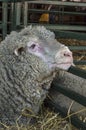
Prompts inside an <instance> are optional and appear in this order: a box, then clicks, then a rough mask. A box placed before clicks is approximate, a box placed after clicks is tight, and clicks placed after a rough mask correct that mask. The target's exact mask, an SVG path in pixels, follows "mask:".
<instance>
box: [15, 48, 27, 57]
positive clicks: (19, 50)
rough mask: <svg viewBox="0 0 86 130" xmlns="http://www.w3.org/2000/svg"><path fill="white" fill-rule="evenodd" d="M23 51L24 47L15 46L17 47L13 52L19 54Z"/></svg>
mask: <svg viewBox="0 0 86 130" xmlns="http://www.w3.org/2000/svg"><path fill="white" fill-rule="evenodd" d="M24 51H25V48H24V47H19V48H17V49H15V50H14V54H15V55H16V56H19V55H21V53H22V52H24Z"/></svg>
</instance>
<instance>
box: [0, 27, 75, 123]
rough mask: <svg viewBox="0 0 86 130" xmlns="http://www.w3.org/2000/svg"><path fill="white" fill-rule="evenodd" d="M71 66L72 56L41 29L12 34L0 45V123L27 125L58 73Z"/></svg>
mask: <svg viewBox="0 0 86 130" xmlns="http://www.w3.org/2000/svg"><path fill="white" fill-rule="evenodd" d="M72 64H73V56H72V52H71V51H70V50H69V49H68V47H67V46H65V45H63V44H61V43H59V42H58V41H57V40H56V39H55V34H54V32H52V31H50V30H48V29H46V28H45V27H44V26H27V27H26V28H24V29H22V30H21V31H20V32H16V31H13V32H11V34H9V35H8V36H7V37H6V38H5V39H4V40H3V41H2V42H1V44H0V122H1V123H4V124H6V125H14V124H15V123H16V120H17V119H19V120H18V123H19V124H29V123H30V121H31V119H32V117H31V116H30V117H27V116H25V115H24V113H25V112H27V113H28V114H29V115H31V114H32V113H34V114H37V113H38V111H39V109H40V106H41V104H42V103H43V101H44V99H45V98H46V95H47V94H48V90H49V88H50V84H51V82H52V80H53V78H54V77H55V74H56V73H57V71H58V70H59V69H63V70H67V69H68V68H69V67H70V66H71V65H72Z"/></svg>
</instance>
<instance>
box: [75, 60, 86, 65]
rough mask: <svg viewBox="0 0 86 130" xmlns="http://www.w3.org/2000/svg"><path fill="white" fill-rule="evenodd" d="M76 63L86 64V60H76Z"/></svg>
mask: <svg viewBox="0 0 86 130" xmlns="http://www.w3.org/2000/svg"><path fill="white" fill-rule="evenodd" d="M74 64H75V65H86V60H80V61H74Z"/></svg>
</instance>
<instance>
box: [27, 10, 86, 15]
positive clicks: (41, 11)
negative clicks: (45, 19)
mask: <svg viewBox="0 0 86 130" xmlns="http://www.w3.org/2000/svg"><path fill="white" fill-rule="evenodd" d="M28 11H29V12H34V13H55V14H58V13H59V14H63V15H64V14H71V15H86V13H84V12H83V13H82V12H67V11H65V10H64V11H59V10H58V11H56V10H52V9H51V10H43V9H28Z"/></svg>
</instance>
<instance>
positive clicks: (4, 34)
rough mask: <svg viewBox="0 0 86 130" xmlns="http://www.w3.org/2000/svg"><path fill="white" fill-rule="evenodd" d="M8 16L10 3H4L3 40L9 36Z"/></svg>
mask: <svg viewBox="0 0 86 130" xmlns="http://www.w3.org/2000/svg"><path fill="white" fill-rule="evenodd" d="M7 15H8V2H2V35H3V39H4V38H5V36H6V35H7Z"/></svg>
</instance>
